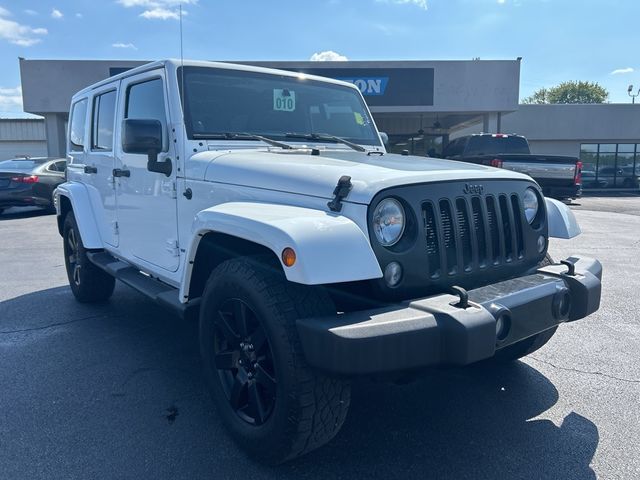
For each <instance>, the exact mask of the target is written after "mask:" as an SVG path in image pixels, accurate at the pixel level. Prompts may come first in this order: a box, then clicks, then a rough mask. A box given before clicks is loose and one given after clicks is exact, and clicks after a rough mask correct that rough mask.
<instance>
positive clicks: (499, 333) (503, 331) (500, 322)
mask: <svg viewBox="0 0 640 480" xmlns="http://www.w3.org/2000/svg"><path fill="white" fill-rule="evenodd" d="M510 329H511V317H510V316H509V314H508V313H503V314H502V315H499V316H498V318H497V319H496V338H497V339H498V340H504V339H505V338H507V335H509V330H510Z"/></svg>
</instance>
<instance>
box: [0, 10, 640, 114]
mask: <svg viewBox="0 0 640 480" xmlns="http://www.w3.org/2000/svg"><path fill="white" fill-rule="evenodd" d="M179 4H180V1H179V0H93V1H80V0H54V1H49V0H0V62H1V63H0V65H2V68H0V112H1V114H3V115H5V116H6V115H7V114H15V113H16V112H20V111H21V110H22V107H21V95H20V91H19V88H18V86H19V84H20V75H19V71H18V57H25V58H34V59H35V58H38V59H149V60H153V59H158V58H164V57H177V56H178V55H179V42H178V38H179V37H178V35H179V23H178V21H177V8H178V5H179ZM182 4H183V9H184V11H185V12H186V14H185V16H184V41H185V43H184V45H185V47H184V48H185V57H188V58H195V59H210V60H308V59H310V58H312V57H313V56H314V54H319V53H321V52H335V53H337V54H339V55H341V56H344V57H346V58H348V59H350V60H412V59H413V60H438V59H445V60H446V59H456V60H457V59H471V58H474V57H480V58H481V59H513V58H516V57H519V56H520V57H523V62H522V71H521V85H520V94H521V98H522V97H525V96H526V95H528V94H530V93H531V92H532V91H533V90H535V89H537V88H539V87H543V86H552V85H554V84H557V83H559V82H561V81H563V80H590V81H597V82H599V83H600V84H602V85H604V86H605V87H606V88H607V89H609V92H610V101H612V102H628V101H629V100H630V99H629V97H628V96H627V93H626V90H627V86H628V85H629V84H630V83H633V84H635V85H636V89H637V88H638V87H640V60H639V58H640V57H639V55H638V48H639V45H640V42H639V40H640V27H639V25H640V1H639V0H312V1H305V0H183V2H182ZM318 56H319V57H320V58H326V57H329V58H331V57H332V56H333V54H324V55H316V58H317V57H318Z"/></svg>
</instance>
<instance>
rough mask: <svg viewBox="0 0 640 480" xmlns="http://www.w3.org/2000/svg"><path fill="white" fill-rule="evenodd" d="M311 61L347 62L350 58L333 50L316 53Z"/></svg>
mask: <svg viewBox="0 0 640 480" xmlns="http://www.w3.org/2000/svg"><path fill="white" fill-rule="evenodd" d="M309 60H311V61H312V62H346V61H347V60H348V58H347V57H345V56H344V55H340V54H339V53H336V52H334V51H333V50H326V51H324V52H316V53H314V54H313V55H311V58H310V59H309Z"/></svg>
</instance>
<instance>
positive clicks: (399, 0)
mask: <svg viewBox="0 0 640 480" xmlns="http://www.w3.org/2000/svg"><path fill="white" fill-rule="evenodd" d="M376 1H377V2H382V3H396V4H398V5H407V4H411V5H415V6H417V7H420V8H422V9H423V10H426V9H427V0H376Z"/></svg>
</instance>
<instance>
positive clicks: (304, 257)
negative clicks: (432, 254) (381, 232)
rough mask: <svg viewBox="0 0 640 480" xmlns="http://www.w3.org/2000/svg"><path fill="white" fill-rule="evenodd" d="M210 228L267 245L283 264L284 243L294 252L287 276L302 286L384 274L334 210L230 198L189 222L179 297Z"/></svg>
mask: <svg viewBox="0 0 640 480" xmlns="http://www.w3.org/2000/svg"><path fill="white" fill-rule="evenodd" d="M208 232H218V233H224V234H227V235H232V236H235V237H239V238H242V239H244V240H249V241H252V242H255V243H257V244H260V245H263V246H265V247H267V248H269V249H270V250H271V251H273V252H274V253H275V255H276V256H277V257H278V259H279V260H280V263H281V265H282V259H281V253H282V250H283V249H284V248H286V247H291V248H293V249H294V250H295V252H296V257H297V261H296V263H295V265H293V266H292V267H285V266H284V265H283V267H282V268H283V270H284V273H285V275H286V277H287V279H288V280H290V281H292V282H296V283H302V284H306V285H321V284H328V283H339V282H352V281H358V280H366V279H372V278H380V277H382V271H381V270H380V265H379V264H378V260H377V259H376V256H375V254H374V253H373V250H372V249H371V245H370V244H369V240H368V239H367V237H366V236H365V234H364V233H363V232H362V230H361V229H360V228H359V227H358V226H357V225H356V224H355V223H354V222H353V221H351V220H350V219H348V218H346V217H344V216H342V215H336V214H333V213H328V212H324V211H320V210H314V209H310V208H302V207H293V206H287V205H277V204H266V203H250V202H231V203H224V204H221V205H217V206H215V207H211V208H208V209H206V210H202V211H201V212H199V213H198V214H197V215H196V217H195V219H194V222H193V226H192V240H191V244H190V245H189V252H188V255H187V258H188V260H189V262H187V267H188V268H187V269H185V278H184V279H183V280H184V281H183V282H182V289H183V292H182V293H181V297H182V298H184V297H183V295H185V294H186V292H188V290H189V286H188V284H189V280H190V277H191V265H192V264H191V262H193V261H194V259H195V256H196V252H197V250H198V244H199V242H200V239H201V238H202V236H203V235H204V234H206V233H208Z"/></svg>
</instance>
